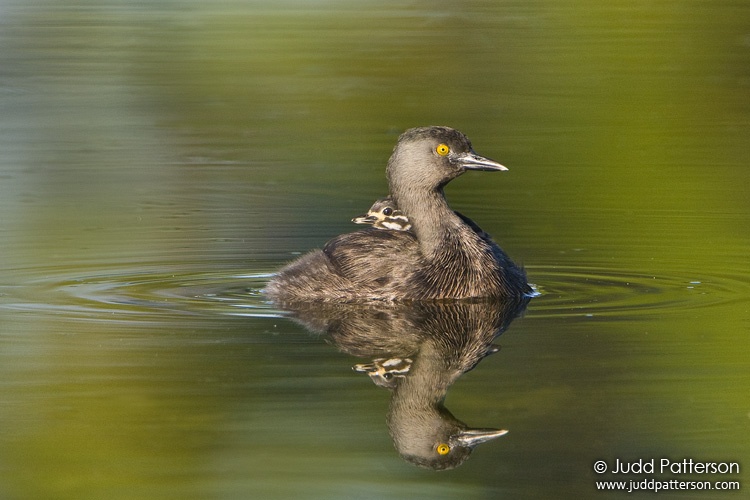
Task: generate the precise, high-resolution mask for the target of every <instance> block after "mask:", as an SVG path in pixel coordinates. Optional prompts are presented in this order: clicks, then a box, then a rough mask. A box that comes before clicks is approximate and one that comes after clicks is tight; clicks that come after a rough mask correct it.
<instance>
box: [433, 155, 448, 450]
mask: <svg viewBox="0 0 750 500" xmlns="http://www.w3.org/2000/svg"><path fill="white" fill-rule="evenodd" d="M435 152H436V153H437V154H439V155H440V156H445V155H447V154H448V153H450V152H451V148H449V147H448V145H447V144H438V147H436V148H435ZM446 453H447V452H446Z"/></svg>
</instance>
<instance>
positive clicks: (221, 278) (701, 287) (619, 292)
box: [0, 266, 750, 321]
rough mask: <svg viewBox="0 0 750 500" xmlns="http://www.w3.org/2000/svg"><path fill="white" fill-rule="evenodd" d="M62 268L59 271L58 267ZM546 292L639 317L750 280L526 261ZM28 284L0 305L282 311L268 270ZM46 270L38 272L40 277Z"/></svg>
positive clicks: (111, 310)
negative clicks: (267, 290) (267, 289)
mask: <svg viewBox="0 0 750 500" xmlns="http://www.w3.org/2000/svg"><path fill="white" fill-rule="evenodd" d="M58 271H60V270H58ZM528 272H529V276H530V277H531V278H532V280H533V281H534V282H535V284H536V287H537V289H538V290H539V292H541V295H540V296H539V297H536V298H535V299H534V300H533V301H532V303H531V305H530V307H529V310H528V312H527V316H534V317H561V318H562V317H571V316H583V317H608V318H612V317H620V318H628V317H637V316H643V315H646V314H654V313H659V314H663V313H667V312H680V311H683V310H684V309H686V308H696V307H707V306H712V305H716V304H721V303H726V302H731V301H736V300H747V298H748V297H750V284H748V282H747V281H742V280H739V279H737V278H732V277H729V276H705V275H698V274H696V275H684V276H676V275H672V276H670V275H658V274H647V273H638V272H632V271H623V270H615V269H607V268H603V267H600V268H594V267H573V266H568V267H565V266H547V267H545V266H539V267H533V266H532V267H529V268H528ZM35 275H36V276H37V277H34V278H31V279H29V280H27V281H26V283H25V284H24V285H17V286H12V287H5V288H4V289H3V290H0V308H4V309H6V310H7V309H12V310H17V311H34V312H36V313H54V314H62V315H66V316H72V317H85V318H87V319H96V320H102V321H117V320H157V321H158V320H161V319H166V318H167V317H182V316H185V315H224V316H226V315H232V316H251V317H278V316H280V315H283V313H282V312H280V311H278V310H276V309H274V308H273V307H272V306H271V305H270V304H269V303H268V302H267V301H266V300H265V298H264V297H263V295H262V293H261V290H262V288H263V287H264V286H265V284H266V282H267V281H268V279H269V277H270V275H269V274H233V273H231V272H224V273H222V272H220V271H216V272H205V271H204V270H196V269H191V268H180V269H172V270H167V271H165V270H164V268H159V270H158V271H157V270H156V266H154V268H148V267H140V268H134V269H118V270H111V269H93V270H92V269H81V270H79V271H78V272H76V271H73V270H70V269H67V270H65V271H64V272H62V271H60V272H59V273H56V272H55V270H54V269H46V270H36V272H35ZM40 276H41V277H40Z"/></svg>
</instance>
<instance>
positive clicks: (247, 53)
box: [0, 0, 750, 499]
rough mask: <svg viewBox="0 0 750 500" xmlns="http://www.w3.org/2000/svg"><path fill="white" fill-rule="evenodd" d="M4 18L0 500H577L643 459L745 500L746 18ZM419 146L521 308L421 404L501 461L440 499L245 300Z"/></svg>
mask: <svg viewBox="0 0 750 500" xmlns="http://www.w3.org/2000/svg"><path fill="white" fill-rule="evenodd" d="M0 9H2V15H1V16H0V43H2V46H3V50H2V52H1V53H0V68H2V69H1V70H0V130H1V131H2V133H1V134H0V238H1V240H0V241H2V243H1V244H0V245H1V246H0V249H1V252H0V253H1V255H2V266H1V267H0V421H2V423H3V425H2V430H0V497H3V498H9V499H16V498H18V499H27V498H40V499H41V498H71V499H73V498H75V499H85V498H111V499H118V498H123V499H125V498H180V499H185V498H201V499H202V498H217V499H220V498H221V499H223V498H296V497H300V496H302V495H305V496H306V497H308V498H326V499H330V498H384V497H390V498H467V499H473V498H502V497H508V498H552V497H555V498H559V497H569V498H591V497H598V496H602V497H606V496H607V494H605V493H598V492H596V490H595V481H596V480H597V479H601V478H605V479H612V478H613V475H611V474H604V475H602V476H597V475H595V474H594V472H593V464H594V462H595V461H597V460H605V461H607V462H608V463H614V461H615V459H618V458H619V459H621V460H637V459H644V460H646V459H650V458H656V459H657V460H658V459H660V458H662V457H670V458H672V459H674V460H681V459H683V458H692V459H694V460H696V461H725V462H730V461H731V462H740V463H741V464H742V466H743V469H742V472H741V474H739V475H727V476H717V475H711V476H710V477H699V478H698V479H708V480H710V481H716V480H725V479H726V480H735V481H742V482H743V486H745V484H744V483H747V481H746V480H745V478H746V477H747V475H746V473H745V471H744V467H745V466H746V465H747V464H745V463H744V462H743V460H745V457H747V456H748V452H750V440H749V438H748V436H749V435H750V433H748V428H749V427H750V399H748V396H747V395H748V393H750V391H749V390H750V358H749V357H748V354H747V353H748V348H749V347H750V340H749V339H748V333H749V332H750V307H749V306H748V304H749V303H750V261H748V258H747V255H748V251H749V250H750V232H748V229H747V228H748V227H750V215H748V214H750V207H749V206H748V204H749V203H750V202H748V198H747V193H746V191H747V189H746V187H747V182H748V174H747V158H748V157H750V145H749V144H750V143H748V141H747V137H748V136H749V135H750V109H748V106H747V97H746V96H747V95H748V91H749V90H750V88H749V82H750V80H749V76H750V75H749V74H748V70H747V68H750V42H748V40H749V39H750V31H748V24H747V22H746V21H747V19H748V16H749V15H750V8H748V7H747V6H745V5H744V4H742V3H736V2H713V3H712V4H711V6H710V8H709V7H707V6H706V5H704V4H703V3H701V2H692V1H687V0H685V1H678V2H671V3H662V4H659V5H651V4H650V3H648V2H646V3H643V2H640V3H639V2H636V3H632V4H628V5H624V4H619V3H616V2H614V3H612V2H610V3H605V4H602V3H600V2H593V3H592V2H578V3H573V4H567V5H566V6H562V5H559V4H558V3H553V2H543V1H533V2H526V3H524V4H495V3H490V2H469V3H466V4H461V5H456V4H455V3H444V2H443V3H441V2H438V3H435V2H431V3H425V2H417V3H410V4H408V5H403V4H400V3H399V4H396V3H390V4H389V3H386V4H383V3H382V2H379V3H377V4H372V5H368V4H362V5H359V4H358V5H353V4H352V5H349V4H343V3H341V4H340V3H336V2H319V3H316V4H315V5H312V6H311V5H307V4H304V5H303V4H298V3H294V2H285V3H281V4H274V5H270V4H268V5H266V4H264V3H262V2H257V3H249V4H248V3H244V2H231V1H227V2H221V3H211V4H210V5H209V6H206V5H204V4H203V3H198V2H181V3H173V2H156V3H153V5H150V6H146V5H140V4H139V5H135V4H133V6H129V5H121V4H119V3H117V2H99V3H95V4H92V3H90V2H65V3H59V2H49V4H48V5H45V4H44V3H41V4H39V3H36V4H34V6H30V5H27V4H26V3H22V2H6V3H4V4H3V5H2V7H0ZM428 124H444V125H450V126H453V127H456V128H458V129H460V130H462V131H464V132H466V133H467V134H468V135H469V137H470V138H471V139H472V141H473V143H474V147H475V149H476V150H477V152H479V153H480V154H484V155H486V156H489V157H491V158H494V159H496V160H498V161H500V162H501V163H503V164H504V165H506V166H508V167H509V169H510V170H509V171H508V172H504V173H497V174H490V173H470V174H467V175H465V176H464V177H462V178H460V179H458V180H456V181H454V182H453V183H451V185H450V186H449V187H448V188H447V190H446V192H447V196H448V198H449V201H450V202H451V204H452V206H453V207H454V208H456V209H458V210H460V211H461V212H462V213H464V214H466V215H468V216H469V217H471V218H472V219H474V220H475V221H476V222H477V223H478V224H480V225H481V226H482V228H483V229H485V230H486V231H487V232H489V233H490V234H492V235H493V236H494V237H495V238H496V240H497V241H498V242H499V243H500V244H501V245H502V246H503V248H504V249H505V250H506V251H507V252H508V253H509V254H510V255H511V256H512V257H513V258H514V259H515V260H517V261H519V262H522V263H523V264H524V265H525V266H526V268H527V271H528V274H529V278H530V280H531V281H532V282H533V283H535V284H536V285H537V286H538V288H539V290H540V291H541V292H542V295H541V296H539V297H537V298H534V299H533V300H532V301H531V303H530V304H529V305H528V308H527V310H526V312H525V313H524V315H523V316H522V317H521V318H518V319H516V320H515V321H513V322H512V324H510V326H509V327H508V329H507V330H506V331H505V332H504V333H503V334H502V336H500V337H498V338H497V339H495V340H494V343H495V344H496V345H498V346H500V350H499V352H497V353H495V354H493V355H491V356H488V357H487V358H486V359H484V360H482V361H481V362H480V363H479V364H478V365H477V366H476V368H475V369H474V370H471V371H469V372H467V373H465V374H464V375H463V376H461V377H460V378H458V379H457V380H456V381H455V383H454V384H453V385H452V386H451V387H450V390H449V391H448V394H447V398H446V401H445V404H446V406H447V407H448V408H449V409H450V411H451V412H452V413H453V414H454V415H455V416H456V417H457V418H459V419H460V420H462V421H464V422H466V423H467V424H469V425H471V426H475V427H494V428H503V429H508V430H509V433H508V434H507V435H505V436H502V437H500V438H498V439H496V440H494V441H491V442H489V443H485V444H482V445H480V446H479V447H477V449H476V450H475V452H474V453H473V455H472V457H471V459H470V460H468V461H467V462H465V463H464V464H463V465H462V466H460V467H458V468H456V469H455V470H452V471H445V472H434V471H430V470H423V469H421V468H417V467H414V466H413V465H411V464H409V463H407V462H405V461H404V460H402V458H401V457H400V456H399V454H398V453H397V451H396V450H395V449H394V444H393V442H392V440H391V437H390V436H389V432H388V427H387V425H386V414H387V413H388V408H389V400H390V398H391V395H390V392H389V390H388V389H385V388H382V387H378V386H376V385H375V384H373V383H372V381H371V380H370V378H369V377H367V376H366V375H365V374H362V373H357V372H355V371H353V370H352V366H354V365H355V364H357V363H363V362H367V361H369V360H368V359H364V358H361V357H358V356H355V355H352V354H351V353H348V352H346V350H345V349H342V348H341V346H340V345H337V344H336V342H335V341H333V340H332V339H331V338H330V337H327V336H325V335H321V334H320V333H319V332H314V331H310V330H308V329H306V328H305V327H304V326H303V325H301V324H300V323H299V322H296V321H294V320H293V319H292V318H291V317H290V314H289V313H288V312H284V311H281V310H279V309H278V308H275V307H274V306H272V305H271V304H269V303H268V302H266V300H265V299H264V297H263V296H262V294H261V292H260V291H261V289H262V287H263V285H264V284H265V282H266V281H267V279H268V276H269V273H272V272H273V271H274V270H276V269H278V268H279V267H280V266H281V265H283V264H284V263H285V262H286V261H288V260H290V259H292V258H294V257H296V256H297V255H299V254H300V253H302V252H305V251H307V250H309V249H311V248H315V247H320V246H321V245H322V244H323V243H324V242H325V241H326V240H327V239H329V238H330V237H332V236H334V235H336V234H339V233H341V232H345V231H352V230H355V229H356V226H353V225H352V224H351V223H350V222H349V220H350V219H351V217H352V216H354V215H357V214H359V213H362V211H363V210H364V209H366V208H367V207H368V206H369V205H370V203H371V202H372V201H373V200H374V199H375V198H377V197H379V196H382V195H383V194H385V191H386V189H387V188H386V183H385V177H384V165H385V161H386V160H387V158H388V155H389V154H390V151H391V148H392V147H393V145H394V143H395V140H396V138H397V136H398V134H399V133H400V132H401V131H402V130H403V129H405V128H408V127H411V126H417V125H428ZM645 477H646V476H644V475H640V476H638V475H636V476H634V477H633V478H634V479H644V478H645ZM656 477H657V478H658V479H662V480H668V479H672V478H673V477H672V476H669V475H656ZM681 477H682V476H681ZM683 478H685V479H691V480H692V479H694V477H690V478H687V477H686V476H685V477H683ZM740 494H741V493H739V492H734V493H732V492H700V493H697V492H660V493H659V496H660V498H661V497H663V498H688V497H689V498H694V497H695V498H697V496H696V495H699V496H700V497H701V498H735V497H737V498H738V497H739V495H740ZM610 495H612V496H615V494H610ZM639 495H640V496H642V497H646V496H649V495H648V494H647V493H642V494H639V493H636V494H633V496H634V497H638V496H639Z"/></svg>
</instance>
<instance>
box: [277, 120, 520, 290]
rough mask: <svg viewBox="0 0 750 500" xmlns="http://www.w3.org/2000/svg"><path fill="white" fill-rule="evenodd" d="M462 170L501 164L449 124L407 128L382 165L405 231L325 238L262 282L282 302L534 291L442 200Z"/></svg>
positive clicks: (496, 249)
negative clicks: (320, 246) (403, 218)
mask: <svg viewBox="0 0 750 500" xmlns="http://www.w3.org/2000/svg"><path fill="white" fill-rule="evenodd" d="M466 170H486V171H501V170H507V169H506V168H505V167H504V166H502V165H500V164H499V163H497V162H495V161H494V160H490V159H489V158H485V157H483V156H480V155H478V154H476V153H475V152H474V150H473V149H472V147H471V142H470V141H469V139H468V138H467V137H466V136H465V135H464V134H462V133H461V132H459V131H457V130H454V129H451V128H448V127H420V128H413V129H409V130H407V131H406V132H404V133H403V134H401V136H400V137H399V140H398V143H397V144H396V147H395V148H394V150H393V154H392V155H391V158H390V159H389V160H388V166H387V169H386V173H387V177H388V185H389V187H390V193H391V197H392V198H393V201H394V202H395V203H396V206H398V208H399V209H400V210H401V211H402V212H403V213H404V214H405V215H406V216H407V217H408V219H409V221H410V222H411V225H412V227H411V230H410V231H382V230H379V229H374V228H367V229H364V230H361V231H357V232H354V233H348V234H343V235H340V236H337V237H336V238H333V239H332V240H330V241H329V242H328V243H326V245H325V246H324V247H323V250H314V251H312V252H310V253H308V254H306V255H304V256H302V257H300V258H299V259H297V260H296V261H294V262H292V263H291V264H289V265H287V266H286V267H284V268H283V269H281V270H280V271H279V272H278V274H277V275H276V276H275V277H274V278H273V279H272V280H271V281H270V282H269V284H268V286H267V287H266V290H265V292H266V294H267V295H268V296H269V297H270V298H271V299H273V300H276V301H280V302H294V301H330V302H359V301H367V300H392V301H404V300H406V301H408V300H442V299H468V298H490V297H492V298H510V297H520V296H524V295H529V294H533V290H532V289H531V287H530V286H529V285H528V284H527V282H526V273H525V272H524V271H523V269H522V268H521V267H519V266H517V265H516V264H514V263H513V262H512V261H511V260H510V258H509V257H508V256H507V255H506V254H505V252H503V250H502V249H501V248H500V247H499V246H497V244H495V243H494V242H493V241H492V240H491V239H490V238H489V237H488V236H487V235H486V233H484V232H483V231H482V230H481V229H479V227H478V226H477V225H476V224H474V223H473V222H472V221H471V220H469V219H467V218H465V217H461V216H459V215H458V214H456V213H455V212H453V210H451V208H450V207H449V206H448V203H447V202H446V200H445V195H444V194H443V188H444V186H445V185H446V184H447V183H448V182H450V181H451V180H453V179H455V178H456V177H458V176H459V175H461V174H463V173H464V172H465V171H466Z"/></svg>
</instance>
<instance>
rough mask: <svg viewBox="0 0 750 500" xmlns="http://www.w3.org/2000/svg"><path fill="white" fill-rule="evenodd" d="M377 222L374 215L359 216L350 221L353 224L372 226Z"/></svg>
mask: <svg viewBox="0 0 750 500" xmlns="http://www.w3.org/2000/svg"><path fill="white" fill-rule="evenodd" d="M377 221H378V218H377V217H375V216H374V215H359V216H357V217H355V218H353V219H352V222H353V223H355V224H373V223H375V222H377Z"/></svg>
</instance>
